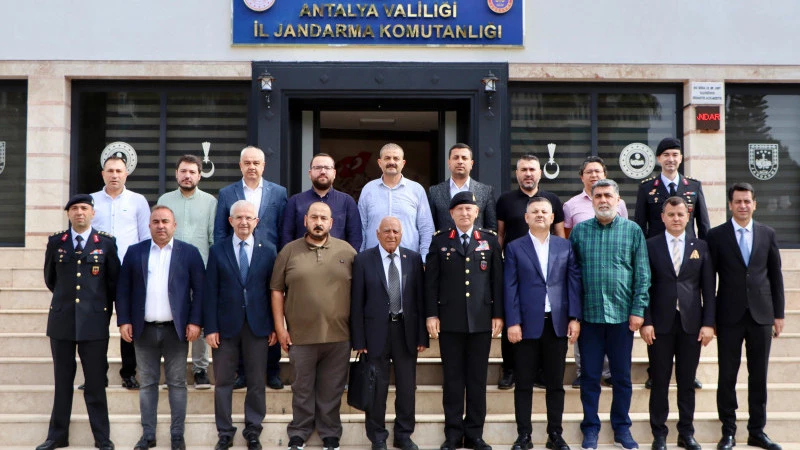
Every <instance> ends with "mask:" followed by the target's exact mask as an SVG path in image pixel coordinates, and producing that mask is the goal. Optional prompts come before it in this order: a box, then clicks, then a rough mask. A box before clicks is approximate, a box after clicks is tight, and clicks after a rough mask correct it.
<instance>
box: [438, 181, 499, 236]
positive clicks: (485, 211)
mask: <svg viewBox="0 0 800 450" xmlns="http://www.w3.org/2000/svg"><path fill="white" fill-rule="evenodd" d="M469 190H470V192H472V193H473V194H475V199H476V200H477V201H478V208H479V212H478V218H477V219H475V227H476V228H486V229H490V230H494V231H496V230H497V213H496V212H495V202H496V200H495V198H494V190H493V189H492V187H491V186H489V185H488V184H483V183H479V182H478V181H477V180H475V179H473V178H471V179H470V181H469ZM428 203H430V205H431V215H432V216H433V226H434V228H435V229H437V230H446V229H448V228H453V227H455V226H456V225H455V223H453V218H452V217H450V179H449V178H448V179H447V180H446V181H442V182H441V183H439V184H436V185H434V186H431V187H430V188H429V189H428Z"/></svg>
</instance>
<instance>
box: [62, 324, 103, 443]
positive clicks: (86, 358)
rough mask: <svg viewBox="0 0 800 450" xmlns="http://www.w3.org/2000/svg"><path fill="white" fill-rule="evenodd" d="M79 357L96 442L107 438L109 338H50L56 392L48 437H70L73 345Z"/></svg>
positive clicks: (90, 422)
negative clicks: (86, 339)
mask: <svg viewBox="0 0 800 450" xmlns="http://www.w3.org/2000/svg"><path fill="white" fill-rule="evenodd" d="M76 347H77V350H78V355H79V356H80V357H81V366H82V367H83V374H84V378H85V380H86V381H85V389H84V391H83V399H84V401H85V402H86V411H87V412H88V413H89V425H90V426H91V427H92V434H93V435H94V440H95V442H97V443H98V444H99V443H103V442H106V441H108V440H109V425H108V403H107V400H106V386H105V383H106V370H107V369H106V368H107V367H108V360H107V358H106V352H107V350H108V338H106V339H100V340H96V341H65V340H61V339H53V338H50V351H51V352H52V354H53V373H54V376H55V396H54V398H53V411H52V414H51V415H50V429H49V430H48V431H47V439H48V440H54V441H65V440H67V439H69V422H70V416H71V414H72V396H73V392H74V382H75V372H76V371H77V370H78V365H77V363H76V362H75V348H76Z"/></svg>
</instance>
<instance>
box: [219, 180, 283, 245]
mask: <svg viewBox="0 0 800 450" xmlns="http://www.w3.org/2000/svg"><path fill="white" fill-rule="evenodd" d="M239 200H245V198H244V189H243V188H242V180H239V181H237V182H235V183H233V184H230V185H228V186H225V187H224V188H222V189H220V190H219V198H218V199H217V216H216V218H215V219H214V242H219V241H222V240H225V238H228V237H231V236H233V227H231V224H230V222H228V217H229V216H230V215H231V206H233V204H234V203H236V202H237V201H239ZM286 202H287V199H286V188H285V187H283V186H281V185H278V184H275V183H273V182H271V181H267V180H264V185H263V187H262V189H261V207H260V208H259V210H258V217H259V219H260V220H259V221H258V225H256V228H255V230H253V236H254V237H255V238H256V240H257V241H261V242H264V241H266V242H269V243H271V244H272V245H274V246H275V249H276V250H277V249H278V247H279V246H280V233H281V230H282V229H283V211H284V209H286Z"/></svg>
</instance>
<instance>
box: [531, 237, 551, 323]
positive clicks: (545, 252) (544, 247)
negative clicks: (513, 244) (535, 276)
mask: <svg viewBox="0 0 800 450" xmlns="http://www.w3.org/2000/svg"><path fill="white" fill-rule="evenodd" d="M528 236H530V238H531V242H533V249H534V250H536V257H537V258H539V267H541V268H542V276H543V277H544V282H545V283H547V269H548V267H549V266H548V261H549V260H550V235H549V234H548V235H547V237H546V238H545V240H544V242H540V241H539V238H537V237H536V236H534V235H533V234H531V232H530V231H528ZM550 309H551V308H550V294H545V295H544V312H546V313H549V312H550Z"/></svg>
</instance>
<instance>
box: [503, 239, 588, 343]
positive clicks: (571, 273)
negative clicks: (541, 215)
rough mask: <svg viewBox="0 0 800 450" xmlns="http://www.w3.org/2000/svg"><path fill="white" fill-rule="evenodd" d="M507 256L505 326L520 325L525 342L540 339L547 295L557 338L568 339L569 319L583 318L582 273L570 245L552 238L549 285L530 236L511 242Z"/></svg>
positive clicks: (548, 264) (505, 271) (507, 248)
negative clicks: (566, 337)
mask: <svg viewBox="0 0 800 450" xmlns="http://www.w3.org/2000/svg"><path fill="white" fill-rule="evenodd" d="M505 257H506V259H505V263H504V266H503V278H504V279H505V283H504V286H505V311H506V323H505V326H506V327H510V326H514V325H521V326H522V338H523V339H538V338H540V337H541V336H542V330H543V329H544V307H545V303H544V298H545V295H548V296H549V299H550V313H551V314H552V318H553V327H554V328H555V332H556V336H559V337H564V336H566V335H567V325H569V320H570V318H574V319H579V320H580V319H582V318H583V317H582V315H581V299H582V295H583V286H582V284H581V271H580V267H578V263H577V262H576V261H575V254H574V253H573V251H572V245H571V244H570V242H569V241H568V240H566V239H562V238H560V237H558V236H554V235H551V236H550V251H549V253H548V257H547V281H546V282H545V280H544V276H543V275H542V267H541V265H540V264H539V258H538V256H537V254H536V248H535V247H534V246H533V242H531V238H530V235H526V236H522V237H521V238H519V239H515V240H513V241H511V242H509V243H508V245H506V249H505Z"/></svg>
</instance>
